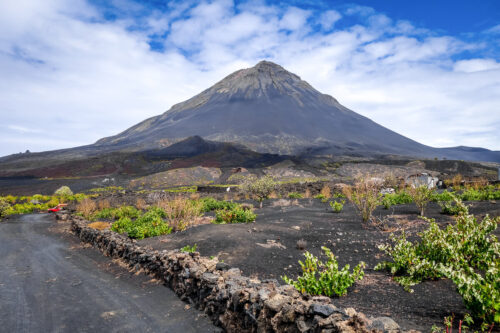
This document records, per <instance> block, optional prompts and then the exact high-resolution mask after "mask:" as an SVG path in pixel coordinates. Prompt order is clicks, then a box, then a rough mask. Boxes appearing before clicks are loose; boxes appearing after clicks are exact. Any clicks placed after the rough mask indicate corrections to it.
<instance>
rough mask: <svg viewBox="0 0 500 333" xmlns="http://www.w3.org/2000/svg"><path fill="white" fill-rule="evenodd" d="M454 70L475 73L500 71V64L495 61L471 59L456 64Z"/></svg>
mask: <svg viewBox="0 0 500 333" xmlns="http://www.w3.org/2000/svg"><path fill="white" fill-rule="evenodd" d="M453 69H454V70H455V71H457V72H465V73H473V72H479V71H489V70H498V69H500V63H498V62H496V61H495V60H494V59H469V60H460V61H457V62H456V63H455V65H454V66H453Z"/></svg>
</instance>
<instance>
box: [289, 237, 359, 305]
mask: <svg viewBox="0 0 500 333" xmlns="http://www.w3.org/2000/svg"><path fill="white" fill-rule="evenodd" d="M321 249H322V250H323V252H324V254H325V255H326V256H327V258H328V261H327V262H322V261H320V260H319V259H318V257H315V256H313V255H312V254H311V253H309V252H307V251H306V252H305V253H304V256H305V257H306V260H305V261H304V262H302V261H299V264H300V267H301V268H302V275H301V276H299V277H298V278H297V281H294V280H292V279H290V278H289V277H287V276H282V277H281V278H282V279H283V281H285V283H287V284H289V285H292V286H294V287H295V289H297V290H298V291H300V292H302V293H309V294H311V295H325V296H333V295H338V296H343V295H345V294H347V288H349V287H350V286H352V285H353V284H354V282H356V281H357V280H361V279H362V278H363V276H364V271H363V269H364V268H365V263H364V262H360V263H359V264H358V265H357V266H356V267H354V269H353V271H352V273H351V272H350V271H349V269H350V266H349V265H346V266H344V268H342V269H341V270H339V264H338V261H337V258H336V257H335V255H333V253H332V251H331V250H330V249H329V248H327V247H325V246H323V247H321Z"/></svg>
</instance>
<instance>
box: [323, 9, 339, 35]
mask: <svg viewBox="0 0 500 333" xmlns="http://www.w3.org/2000/svg"><path fill="white" fill-rule="evenodd" d="M341 18H342V15H340V13H339V12H337V11H336V10H327V11H325V12H324V13H322V14H321V15H320V17H319V24H320V25H321V27H322V28H323V29H324V30H330V29H331V28H333V26H334V25H335V23H336V22H337V21H338V20H340V19H341Z"/></svg>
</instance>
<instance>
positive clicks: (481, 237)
mask: <svg viewBox="0 0 500 333" xmlns="http://www.w3.org/2000/svg"><path fill="white" fill-rule="evenodd" d="M455 202H456V205H457V206H459V208H458V209H459V211H460V214H459V215H458V217H457V219H456V223H455V224H454V225H449V226H447V227H446V228H445V229H440V228H439V226H438V225H437V224H436V223H435V222H434V221H433V220H428V221H429V222H430V224H429V227H428V228H427V229H426V230H425V231H423V232H422V233H420V234H419V235H420V237H421V239H420V241H416V242H414V243H412V242H410V241H408V240H407V239H406V237H405V234H404V233H402V234H401V235H400V236H399V237H394V236H391V240H392V243H393V245H390V244H386V245H382V246H380V247H379V248H380V249H381V250H383V251H385V253H386V254H387V255H389V256H390V257H391V258H392V261H391V262H381V263H379V264H378V265H377V266H376V267H375V269H388V270H390V272H391V273H392V274H393V275H396V276H395V277H394V280H395V281H397V282H398V283H400V284H401V285H402V286H403V287H405V289H406V290H407V291H410V292H411V291H412V290H411V289H410V287H411V286H412V285H415V284H418V283H420V282H421V281H423V280H425V279H436V278H441V277H446V278H449V279H450V280H452V281H453V283H454V284H455V285H456V287H457V290H458V292H459V293H460V295H461V296H462V298H463V300H464V304H465V306H466V307H467V308H468V309H469V310H470V311H471V312H472V314H473V315H474V316H475V317H476V318H479V319H481V320H483V322H485V323H493V322H495V323H500V243H499V241H498V238H497V237H496V236H495V235H494V234H493V232H494V231H495V229H496V228H497V225H498V221H499V220H500V218H499V217H497V218H490V217H489V216H486V217H485V218H484V219H483V220H482V221H477V219H476V218H475V217H474V216H473V215H469V212H468V208H467V207H466V206H465V205H464V204H463V203H462V202H461V201H460V200H458V199H455Z"/></svg>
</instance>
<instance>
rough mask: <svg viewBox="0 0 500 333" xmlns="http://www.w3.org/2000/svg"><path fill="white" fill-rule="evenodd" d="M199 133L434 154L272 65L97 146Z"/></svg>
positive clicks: (258, 143)
mask: <svg viewBox="0 0 500 333" xmlns="http://www.w3.org/2000/svg"><path fill="white" fill-rule="evenodd" d="M194 135H200V136H202V137H204V138H207V139H210V140H216V141H230V142H238V143H241V144H244V145H246V146H248V147H250V148H252V149H254V150H257V151H260V152H273V153H281V154H283V153H286V154H297V153H299V152H301V151H303V150H304V149H305V148H308V147H311V146H325V145H330V144H332V145H336V146H338V147H341V148H342V149H345V150H350V149H352V150H357V151H370V152H381V153H394V154H405V153H407V152H408V151H411V152H412V153H414V154H424V153H426V152H427V151H428V150H429V147H426V146H424V145H421V144H419V143H417V142H415V141H412V140H410V139H408V138H406V137H403V136H401V135H399V134H397V133H395V132H393V131H390V130H388V129H386V128H384V127H382V126H380V125H378V124H376V123H375V122H373V121H371V120H370V119H368V118H366V117H363V116H361V115H359V114H357V113H355V112H353V111H351V110H349V109H347V108H346V107H344V106H342V105H341V104H340V103H338V102H337V100H335V99H334V98H333V97H331V96H328V95H324V94H322V93H320V92H319V91H317V90H316V89H314V88H313V87H311V86H310V85H309V84H308V83H307V82H305V81H302V80H301V79H300V77H298V76H297V75H295V74H292V73H290V72H288V71H286V70H285V69H284V68H282V67H281V66H279V65H276V64H273V63H271V62H267V61H262V62H260V63H258V64H257V65H256V66H255V67H253V68H249V69H243V70H239V71H237V72H235V73H233V74H231V75H229V76H228V77H226V78H225V79H223V80H222V81H220V82H218V83H217V84H215V85H214V86H212V87H211V88H209V89H207V90H205V91H203V92H202V93H200V94H199V95H197V96H195V97H193V98H191V99H189V100H187V101H185V102H183V103H180V104H177V105H175V106H173V107H172V108H171V109H170V110H169V111H167V112H165V113H164V114H162V115H160V116H157V117H153V118H150V119H147V120H145V121H143V122H141V123H139V124H137V125H135V126H133V127H131V128H129V129H128V130H126V131H124V132H123V133H120V134H118V135H116V136H113V137H109V138H104V139H101V140H99V141H98V142H97V143H96V144H97V145H100V146H109V145H112V146H116V147H140V148H146V147H157V146H161V145H162V144H169V143H170V142H172V141H176V140H178V139H181V138H185V137H187V136H194Z"/></svg>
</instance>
